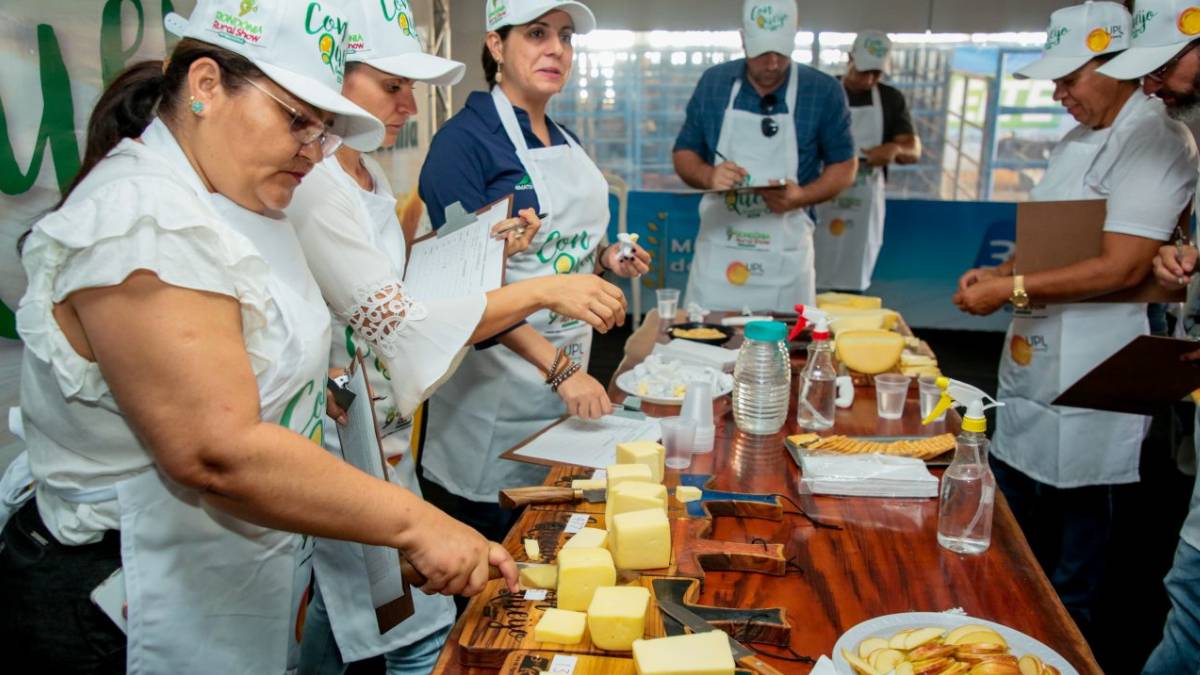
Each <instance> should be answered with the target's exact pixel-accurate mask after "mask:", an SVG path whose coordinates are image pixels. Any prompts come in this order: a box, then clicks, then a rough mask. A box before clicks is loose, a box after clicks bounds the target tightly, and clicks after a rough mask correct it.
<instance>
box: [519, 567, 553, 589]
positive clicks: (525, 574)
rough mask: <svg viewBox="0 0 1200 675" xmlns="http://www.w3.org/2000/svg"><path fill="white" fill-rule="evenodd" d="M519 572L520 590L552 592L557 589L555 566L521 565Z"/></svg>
mask: <svg viewBox="0 0 1200 675" xmlns="http://www.w3.org/2000/svg"><path fill="white" fill-rule="evenodd" d="M520 572H521V579H520V583H521V587H522V588H545V589H546V590H550V591H552V590H554V589H555V588H557V587H558V566H557V565H523V566H522V567H521V568H520Z"/></svg>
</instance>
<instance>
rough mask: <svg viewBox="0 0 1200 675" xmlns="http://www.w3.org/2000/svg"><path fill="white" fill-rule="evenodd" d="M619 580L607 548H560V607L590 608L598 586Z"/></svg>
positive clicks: (572, 608)
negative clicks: (589, 605)
mask: <svg viewBox="0 0 1200 675" xmlns="http://www.w3.org/2000/svg"><path fill="white" fill-rule="evenodd" d="M664 517H665V516H664ZM616 584H617V569H616V567H615V566H614V565H613V558H612V554H611V553H609V552H608V551H607V550H605V549H602V548H567V549H563V550H561V551H559V552H558V608H559V609H570V610H574V611H577V612H583V611H586V610H587V607H588V604H590V603H591V602H592V594H593V593H595V592H596V589H597V588H600V587H601V586H615V585H616Z"/></svg>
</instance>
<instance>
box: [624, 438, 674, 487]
mask: <svg viewBox="0 0 1200 675" xmlns="http://www.w3.org/2000/svg"><path fill="white" fill-rule="evenodd" d="M666 457H667V450H666V448H664V447H663V446H662V444H660V443H656V442H654V441H630V442H628V443H617V464H645V465H646V466H648V467H650V477H651V480H653V481H654V482H656V483H661V482H662V479H663V471H664V469H665V468H666V466H665V464H664V462H665V460H666Z"/></svg>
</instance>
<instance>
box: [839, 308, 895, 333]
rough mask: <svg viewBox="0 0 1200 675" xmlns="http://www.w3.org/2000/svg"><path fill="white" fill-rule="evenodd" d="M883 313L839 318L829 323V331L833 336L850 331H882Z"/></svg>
mask: <svg viewBox="0 0 1200 675" xmlns="http://www.w3.org/2000/svg"><path fill="white" fill-rule="evenodd" d="M883 322H884V315H883V312H872V313H870V314H862V315H853V316H840V317H838V318H836V319H834V320H833V321H831V322H829V330H831V331H833V334H834V335H837V334H839V333H844V332H846V331H851V330H883Z"/></svg>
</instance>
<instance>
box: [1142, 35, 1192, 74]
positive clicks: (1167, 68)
mask: <svg viewBox="0 0 1200 675" xmlns="http://www.w3.org/2000/svg"><path fill="white" fill-rule="evenodd" d="M1196 44H1197V43H1196V42H1195V41H1193V42H1189V43H1188V46H1186V47H1184V48H1183V51H1181V52H1179V53H1178V54H1176V55H1175V58H1173V59H1171V60H1170V61H1167V62H1166V63H1164V64H1162V65H1161V66H1159V67H1158V68H1155V69H1154V70H1153V71H1151V72H1150V74H1148V75H1146V77H1147V78H1149V79H1151V80H1154V81H1155V82H1162V81H1163V80H1164V79H1166V77H1167V74H1168V73H1170V72H1171V70H1172V69H1173V68H1175V66H1177V65H1179V61H1180V60H1181V59H1182V58H1183V57H1185V56H1187V55H1188V52H1190V51H1192V49H1194V48H1195V47H1196Z"/></svg>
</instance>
